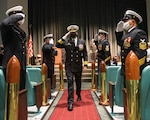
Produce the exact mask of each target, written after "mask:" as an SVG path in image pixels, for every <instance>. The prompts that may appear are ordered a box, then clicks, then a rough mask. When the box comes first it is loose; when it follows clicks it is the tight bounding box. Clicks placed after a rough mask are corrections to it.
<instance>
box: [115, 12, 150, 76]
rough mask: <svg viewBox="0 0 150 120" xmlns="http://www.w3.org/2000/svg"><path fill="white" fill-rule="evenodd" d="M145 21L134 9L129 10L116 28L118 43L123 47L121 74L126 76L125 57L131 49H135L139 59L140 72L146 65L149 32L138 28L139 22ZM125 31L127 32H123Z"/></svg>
mask: <svg viewBox="0 0 150 120" xmlns="http://www.w3.org/2000/svg"><path fill="white" fill-rule="evenodd" d="M142 21H143V19H142V17H141V16H140V15H139V14H138V13H136V12H135V11H132V10H127V11H126V12H125V14H124V17H123V19H122V21H120V22H118V24H117V28H116V32H115V34H116V40H117V44H118V45H119V46H120V47H121V62H122V69H121V74H122V75H124V76H125V59H126V56H127V55H128V53H129V52H130V50H132V51H134V53H135V54H136V55H137V57H138V59H139V64H140V73H141V72H142V70H143V68H144V67H145V66H146V56H147V52H146V50H147V42H148V38H147V34H146V33H145V31H143V30H141V29H139V28H138V24H140V23H141V22H142ZM123 31H125V32H126V34H123Z"/></svg>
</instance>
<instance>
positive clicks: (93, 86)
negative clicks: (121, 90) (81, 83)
mask: <svg viewBox="0 0 150 120" xmlns="http://www.w3.org/2000/svg"><path fill="white" fill-rule="evenodd" d="M95 87H96V86H95V62H94V61H92V87H91V89H92V90H93V91H95V90H96V88H95Z"/></svg>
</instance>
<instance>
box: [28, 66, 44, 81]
mask: <svg viewBox="0 0 150 120" xmlns="http://www.w3.org/2000/svg"><path fill="white" fill-rule="evenodd" d="M27 71H28V75H29V76H30V80H31V81H32V82H36V83H38V82H42V75H41V69H40V68H36V67H35V68H27Z"/></svg>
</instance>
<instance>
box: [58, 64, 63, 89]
mask: <svg viewBox="0 0 150 120" xmlns="http://www.w3.org/2000/svg"><path fill="white" fill-rule="evenodd" d="M59 76H60V90H64V78H63V64H62V63H60V64H59Z"/></svg>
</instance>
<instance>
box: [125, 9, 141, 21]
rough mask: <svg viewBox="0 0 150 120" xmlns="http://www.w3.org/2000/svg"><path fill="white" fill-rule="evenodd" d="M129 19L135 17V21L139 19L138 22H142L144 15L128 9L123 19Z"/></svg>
mask: <svg viewBox="0 0 150 120" xmlns="http://www.w3.org/2000/svg"><path fill="white" fill-rule="evenodd" d="M129 19H134V20H135V21H137V23H141V22H142V21H143V19H142V17H141V16H140V15H139V14H138V13H136V12H135V11H132V10H127V11H126V12H125V14H124V17H123V19H122V20H123V21H124V20H129Z"/></svg>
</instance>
